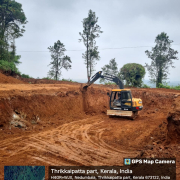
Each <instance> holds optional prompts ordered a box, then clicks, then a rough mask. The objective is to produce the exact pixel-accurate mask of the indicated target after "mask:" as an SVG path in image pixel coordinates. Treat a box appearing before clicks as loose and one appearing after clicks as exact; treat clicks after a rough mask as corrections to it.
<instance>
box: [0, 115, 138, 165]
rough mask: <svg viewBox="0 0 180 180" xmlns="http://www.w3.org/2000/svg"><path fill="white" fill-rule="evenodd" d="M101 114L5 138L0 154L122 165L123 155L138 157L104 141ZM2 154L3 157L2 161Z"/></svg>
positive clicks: (10, 158) (30, 161)
mask: <svg viewBox="0 0 180 180" xmlns="http://www.w3.org/2000/svg"><path fill="white" fill-rule="evenodd" d="M102 123H103V119H102V117H101V116H99V117H98V116H93V117H91V118H87V119H83V120H79V121H74V122H70V123H67V124H63V125H61V126H59V127H57V128H56V129H53V130H48V131H44V132H41V133H38V134H33V135H29V136H26V137H23V138H21V137H19V138H11V139H8V140H4V141H2V143H1V144H0V154H4V156H5V157H7V158H6V159H7V162H10V161H12V162H14V159H16V158H17V157H19V158H21V157H24V156H26V159H24V164H27V165H28V164H36V163H37V162H38V163H39V164H44V165H67V166H68V165H87V166H90V165H93V166H97V165H99V166H101V165H123V158H124V157H135V156H137V155H138V154H139V152H138V151H126V150H125V149H124V150H120V149H116V148H114V147H112V146H110V145H108V144H106V143H105V142H104V141H103V140H102V135H103V132H104V131H105V130H107V128H98V130H97V127H98V126H99V125H100V124H102ZM2 158H3V157H0V161H2Z"/></svg>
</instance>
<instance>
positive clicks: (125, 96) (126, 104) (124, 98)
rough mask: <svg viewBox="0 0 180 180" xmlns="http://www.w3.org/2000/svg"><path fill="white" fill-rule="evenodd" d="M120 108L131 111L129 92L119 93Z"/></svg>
mask: <svg viewBox="0 0 180 180" xmlns="http://www.w3.org/2000/svg"><path fill="white" fill-rule="evenodd" d="M121 108H122V110H131V109H132V96H131V92H130V91H122V92H121Z"/></svg>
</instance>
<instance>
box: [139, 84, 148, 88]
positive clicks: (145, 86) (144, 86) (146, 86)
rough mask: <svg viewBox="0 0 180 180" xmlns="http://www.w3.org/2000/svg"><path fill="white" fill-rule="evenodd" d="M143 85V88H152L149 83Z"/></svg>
mask: <svg viewBox="0 0 180 180" xmlns="http://www.w3.org/2000/svg"><path fill="white" fill-rule="evenodd" d="M141 87H142V88H150V86H148V85H146V84H143V85H142V86H141Z"/></svg>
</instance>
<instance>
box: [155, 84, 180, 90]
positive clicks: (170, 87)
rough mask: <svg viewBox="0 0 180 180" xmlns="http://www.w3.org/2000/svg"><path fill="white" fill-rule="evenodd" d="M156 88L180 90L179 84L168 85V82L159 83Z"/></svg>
mask: <svg viewBox="0 0 180 180" xmlns="http://www.w3.org/2000/svg"><path fill="white" fill-rule="evenodd" d="M158 88H165V89H175V90H180V85H178V86H170V85H168V84H159V87H158Z"/></svg>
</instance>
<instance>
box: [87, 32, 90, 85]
mask: <svg viewBox="0 0 180 180" xmlns="http://www.w3.org/2000/svg"><path fill="white" fill-rule="evenodd" d="M88 51H89V42H88V34H87V55H86V56H87V78H88V83H89V81H90V77H89V62H88Z"/></svg>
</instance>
